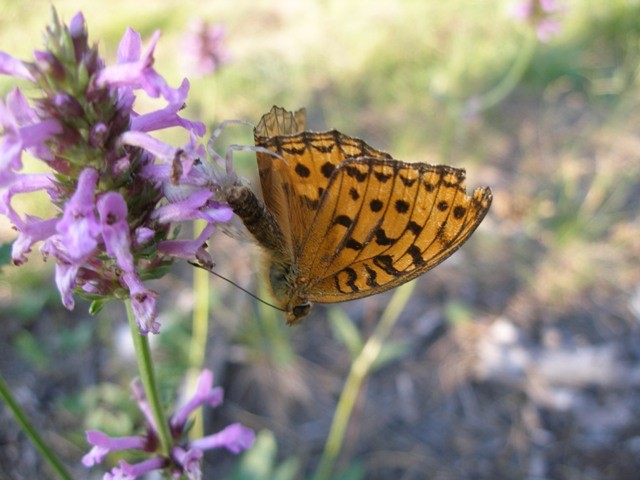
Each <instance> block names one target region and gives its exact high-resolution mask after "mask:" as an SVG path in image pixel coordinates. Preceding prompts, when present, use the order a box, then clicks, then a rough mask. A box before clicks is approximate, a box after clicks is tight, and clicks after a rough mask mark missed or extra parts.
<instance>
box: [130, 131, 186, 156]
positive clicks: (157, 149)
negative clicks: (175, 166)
mask: <svg viewBox="0 0 640 480" xmlns="http://www.w3.org/2000/svg"><path fill="white" fill-rule="evenodd" d="M118 142H119V143H121V144H123V145H131V146H132V147H140V148H144V149H145V150H146V151H147V152H149V153H151V154H152V155H154V156H156V157H159V158H162V159H164V160H169V161H171V160H173V158H174V157H175V155H176V152H177V151H178V149H177V148H175V147H172V146H171V145H168V144H166V143H164V142H161V141H160V140H158V139H157V138H154V137H152V136H151V135H149V134H147V133H143V132H137V131H128V132H125V133H123V134H122V135H120V138H119V139H118Z"/></svg>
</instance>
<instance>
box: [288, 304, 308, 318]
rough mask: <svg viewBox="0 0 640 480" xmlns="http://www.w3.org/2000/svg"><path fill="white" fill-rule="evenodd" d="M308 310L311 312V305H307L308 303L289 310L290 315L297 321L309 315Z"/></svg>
mask: <svg viewBox="0 0 640 480" xmlns="http://www.w3.org/2000/svg"><path fill="white" fill-rule="evenodd" d="M309 310H311V303H309V302H307V303H302V304H300V305H296V306H295V307H293V308H292V309H291V314H292V315H293V317H295V318H296V319H297V320H301V319H303V318H304V317H306V316H307V315H309Z"/></svg>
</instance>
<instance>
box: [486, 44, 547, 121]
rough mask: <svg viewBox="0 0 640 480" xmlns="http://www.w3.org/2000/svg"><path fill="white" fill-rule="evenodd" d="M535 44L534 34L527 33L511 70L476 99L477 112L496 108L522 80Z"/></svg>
mask: <svg viewBox="0 0 640 480" xmlns="http://www.w3.org/2000/svg"><path fill="white" fill-rule="evenodd" d="M537 44H538V40H537V37H536V35H535V32H534V31H531V32H529V34H528V35H527V36H526V37H525V41H524V45H522V47H520V50H519V54H518V56H517V57H516V60H515V62H513V65H511V69H510V70H509V71H508V72H507V74H506V75H505V76H504V77H502V80H501V81H500V82H499V83H498V84H496V85H495V86H494V87H493V88H492V89H491V90H489V91H488V92H486V93H485V94H484V95H482V96H481V97H480V98H479V99H478V100H479V104H478V106H477V111H479V112H480V111H483V110H487V109H489V108H491V107H494V106H496V105H497V104H498V103H500V102H501V101H502V100H504V99H505V98H506V97H507V95H509V94H510V93H511V92H512V91H513V89H514V88H515V87H516V85H518V83H519V82H520V80H522V77H523V76H524V72H525V71H526V70H527V67H528V66H529V64H530V63H531V60H532V59H533V54H534V52H535V50H536V45H537Z"/></svg>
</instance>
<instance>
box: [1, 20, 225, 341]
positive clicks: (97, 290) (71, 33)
mask: <svg viewBox="0 0 640 480" xmlns="http://www.w3.org/2000/svg"><path fill="white" fill-rule="evenodd" d="M47 35H48V36H49V37H50V38H48V39H47V42H46V45H47V47H48V48H47V49H45V50H41V51H36V52H34V60H33V61H32V62H27V61H21V60H18V59H16V58H14V57H12V56H11V55H8V54H6V53H2V52H0V74H8V75H12V76H14V77H18V78H21V79H27V80H30V81H31V82H32V84H33V86H32V87H30V91H35V92H37V98H35V99H33V100H31V101H30V100H28V99H27V98H26V97H25V96H24V95H23V94H22V92H21V91H20V90H19V89H17V88H15V89H13V90H12V91H11V92H10V93H9V94H8V95H7V97H6V100H5V101H4V102H3V101H2V100H0V135H1V138H0V215H4V216H6V217H7V218H8V219H9V221H10V222H11V223H12V225H13V226H14V227H15V229H16V230H17V231H18V237H17V239H16V241H15V242H14V244H13V252H12V257H13V261H14V263H15V264H16V265H20V264H23V263H25V262H26V261H27V254H28V253H30V252H31V250H32V248H33V246H34V245H35V244H36V243H38V242H43V243H42V246H41V248H40V250H41V253H42V255H43V256H44V257H45V259H46V258H51V259H53V260H54V261H55V270H56V271H55V279H56V284H57V287H58V290H59V291H60V295H61V298H62V302H63V304H64V305H65V306H66V307H67V308H70V309H71V308H73V307H74V304H75V302H74V298H73V295H74V293H78V294H81V295H84V296H88V297H89V298H90V299H94V300H95V299H96V297H116V298H124V297H127V296H128V297H129V298H130V299H131V305H132V307H133V311H134V314H135V316H136V321H137V323H138V325H140V331H141V333H147V332H153V333H157V332H158V331H159V324H158V322H157V321H156V316H157V313H156V297H157V294H156V293H155V292H154V291H153V290H151V289H149V288H147V287H145V285H144V284H143V283H142V281H141V278H153V277H158V276H160V275H161V272H164V271H166V266H167V265H169V264H170V263H171V262H172V261H173V260H174V258H187V259H189V260H198V261H200V262H207V264H212V262H211V258H210V256H209V254H208V252H206V245H207V240H208V238H209V236H210V235H211V234H212V233H213V230H214V224H215V223H217V222H222V221H227V220H228V219H229V218H230V217H231V210H230V209H229V207H228V206H226V205H222V204H219V203H217V202H216V201H215V199H214V198H213V194H212V192H213V191H216V190H217V186H216V183H215V182H216V180H215V177H214V176H213V174H212V171H211V168H210V167H209V166H207V165H206V164H204V163H202V161H201V159H202V158H204V157H205V150H204V147H203V146H202V145H201V143H200V141H199V138H200V137H202V135H204V133H205V127H204V125H203V124H202V123H201V122H196V121H192V120H188V119H185V118H183V117H182V116H181V115H180V114H181V110H182V108H183V106H184V104H185V102H186V99H187V95H188V93H189V82H188V80H187V79H184V80H183V81H182V82H181V84H180V86H179V87H178V88H171V87H169V86H168V84H167V82H166V81H165V80H164V78H163V77H162V76H161V75H160V74H159V73H158V72H156V70H155V69H154V68H153V63H154V60H153V54H154V51H155V48H156V45H157V42H158V39H159V37H160V33H159V32H156V33H154V34H153V36H152V37H151V39H150V41H149V42H148V45H147V47H146V48H143V45H142V39H141V37H140V34H138V33H137V32H136V31H135V30H133V29H130V28H128V29H127V30H126V32H125V34H124V36H123V38H122V41H121V42H120V45H119V47H118V59H117V64H116V65H111V66H105V63H104V62H103V60H102V59H101V58H100V56H99V54H98V51H97V49H96V47H95V46H90V45H89V42H88V33H87V29H86V25H85V20H84V17H83V16H82V14H81V13H78V14H77V15H75V16H74V17H73V18H72V20H71V22H70V25H69V27H66V26H65V25H63V24H61V23H60V22H59V20H58V18H57V16H56V15H55V13H54V24H53V25H52V26H51V27H50V28H49V29H48V30H47ZM141 90H142V91H144V92H145V93H146V94H147V95H148V96H151V97H154V98H157V97H160V98H162V99H163V101H164V103H165V104H164V105H163V106H161V107H160V108H159V109H158V110H156V111H150V112H142V113H140V112H137V111H135V110H134V105H135V104H136V96H137V95H139V94H140V91H141ZM70 92H75V93H74V94H73V95H71V94H70ZM172 127H179V128H180V129H182V131H183V132H184V133H185V134H186V135H187V136H188V140H187V142H186V143H185V145H183V146H180V147H175V146H172V145H169V144H167V143H164V142H162V141H160V140H158V139H157V138H155V137H154V136H152V133H153V132H155V131H158V130H161V129H166V128H172ZM87 132H88V134H87ZM25 151H28V152H29V153H30V154H31V155H33V156H34V157H35V158H37V159H39V160H41V161H43V162H44V163H45V164H46V165H48V167H50V169H51V170H52V172H51V173H46V174H38V175H26V174H23V173H21V172H20V170H21V169H22V154H23V152H25ZM36 191H44V192H45V193H46V194H47V195H48V196H49V198H50V199H51V202H52V204H53V205H54V207H55V208H56V210H57V214H56V215H55V216H54V217H52V218H45V219H43V218H38V217H35V216H33V215H29V214H28V213H22V212H17V211H16V210H15V209H14V207H13V206H12V199H13V198H14V197H15V196H16V195H20V194H29V193H31V192H36ZM177 192H179V193H177ZM195 218H200V219H204V220H206V221H207V222H208V225H207V226H206V228H205V229H204V232H203V234H201V235H199V236H198V237H197V238H196V239H183V238H174V237H172V236H171V234H172V232H174V231H176V229H175V228H174V225H173V224H175V223H178V222H184V221H190V220H192V219H195ZM153 254H155V255H153Z"/></svg>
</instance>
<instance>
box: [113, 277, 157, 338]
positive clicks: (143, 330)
mask: <svg viewBox="0 0 640 480" xmlns="http://www.w3.org/2000/svg"><path fill="white" fill-rule="evenodd" d="M122 281H123V282H124V283H125V285H126V286H127V287H128V288H129V296H130V298H131V307H132V308H133V314H134V315H135V317H136V322H137V323H138V326H139V327H140V334H141V335H146V334H148V333H149V332H151V333H159V332H160V323H158V322H156V316H157V313H156V297H157V296H158V294H157V293H156V292H154V291H153V290H148V289H146V288H145V287H144V285H143V284H142V282H141V281H140V278H138V275H137V274H136V273H135V272H128V273H125V274H124V275H123V276H122Z"/></svg>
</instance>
